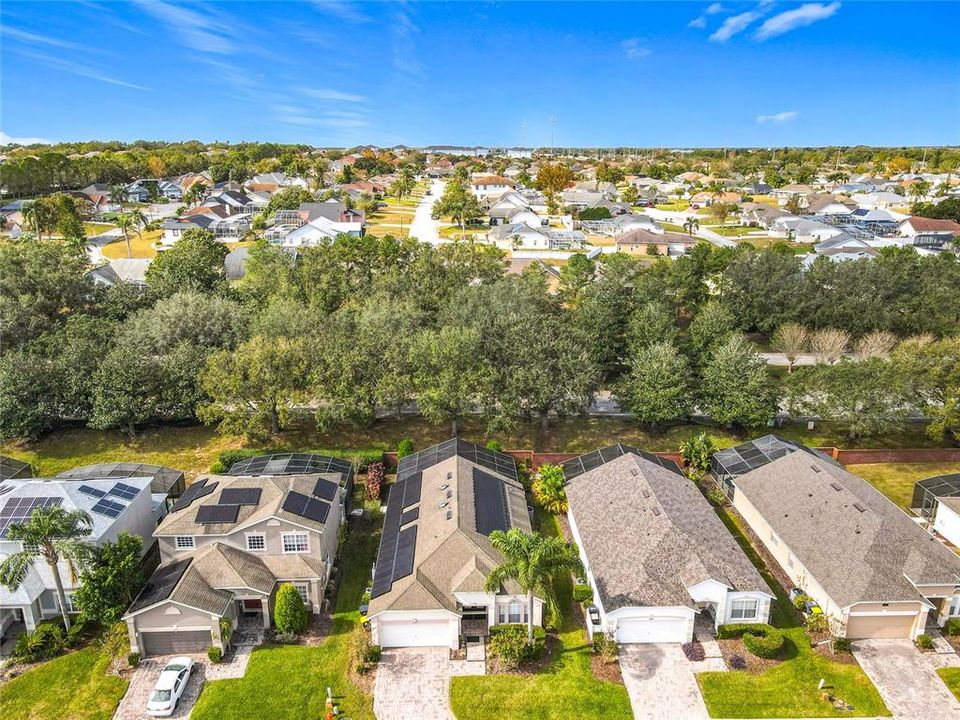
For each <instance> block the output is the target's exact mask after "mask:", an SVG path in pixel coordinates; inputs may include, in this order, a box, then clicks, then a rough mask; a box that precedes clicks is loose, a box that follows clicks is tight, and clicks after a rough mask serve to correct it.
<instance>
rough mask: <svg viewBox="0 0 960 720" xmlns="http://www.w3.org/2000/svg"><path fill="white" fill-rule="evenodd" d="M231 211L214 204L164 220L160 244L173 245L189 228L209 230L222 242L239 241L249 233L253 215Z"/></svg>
mask: <svg viewBox="0 0 960 720" xmlns="http://www.w3.org/2000/svg"><path fill="white" fill-rule="evenodd" d="M232 210H233V208H230V207H228V206H227V205H225V204H223V203H216V204H214V205H211V206H205V205H204V206H200V207H196V208H192V209H190V210H188V211H186V212H185V213H183V215H181V216H180V217H178V218H173V219H171V220H165V221H164V222H163V224H162V225H161V226H160V227H161V228H162V229H163V235H162V236H161V237H160V243H161V244H162V245H173V244H174V243H175V242H177V240H179V239H180V238H181V237H182V236H183V233H184V232H186V231H187V230H189V229H190V228H201V229H204V230H210V231H211V232H212V233H213V234H214V235H216V237H217V239H218V240H220V241H222V242H231V241H237V240H241V239H243V238H244V237H246V235H247V234H248V233H249V232H250V228H251V224H252V220H253V215H252V214H251V213H247V212H241V213H234V212H232Z"/></svg>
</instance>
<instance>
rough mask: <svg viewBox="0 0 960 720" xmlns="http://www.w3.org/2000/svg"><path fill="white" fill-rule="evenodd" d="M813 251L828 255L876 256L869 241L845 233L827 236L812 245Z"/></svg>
mask: <svg viewBox="0 0 960 720" xmlns="http://www.w3.org/2000/svg"><path fill="white" fill-rule="evenodd" d="M813 251H814V252H815V253H817V254H818V255H826V256H828V257H831V256H834V255H847V256H849V255H857V256H864V257H876V256H877V251H876V250H875V249H874V247H873V246H872V245H870V243H869V242H867V241H866V240H864V239H863V238H860V237H857V236H855V235H849V234H847V233H840V234H839V235H834V236H833V237H831V238H827V239H826V240H824V241H823V242H819V243H817V244H816V245H814V246H813Z"/></svg>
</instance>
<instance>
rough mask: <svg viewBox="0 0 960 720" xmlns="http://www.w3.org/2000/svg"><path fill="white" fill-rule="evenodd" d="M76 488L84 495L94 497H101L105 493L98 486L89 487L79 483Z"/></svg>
mask: <svg viewBox="0 0 960 720" xmlns="http://www.w3.org/2000/svg"><path fill="white" fill-rule="evenodd" d="M77 490H79V491H80V492H82V493H83V494H84V495H90V496H91V497H95V498H102V497H103V496H104V495H106V494H107V493H105V492H104V491H103V490H101V489H100V488H95V487H91V486H90V485H81V486H80V487H78V488H77Z"/></svg>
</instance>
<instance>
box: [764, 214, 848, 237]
mask: <svg viewBox="0 0 960 720" xmlns="http://www.w3.org/2000/svg"><path fill="white" fill-rule="evenodd" d="M769 230H770V233H771V234H772V235H775V236H777V237H783V238H786V239H788V240H791V241H793V242H798V243H817V242H822V241H823V240H826V239H828V238H832V237H834V236H835V235H840V234H842V233H843V229H842V228H840V227H837V226H836V225H828V224H827V223H824V222H820V221H819V220H807V219H804V218H800V217H797V216H796V215H785V216H783V217H780V218H777V219H776V220H774V221H773V222H772V223H771V224H770V227H769Z"/></svg>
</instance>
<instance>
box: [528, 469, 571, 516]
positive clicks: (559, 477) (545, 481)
mask: <svg viewBox="0 0 960 720" xmlns="http://www.w3.org/2000/svg"><path fill="white" fill-rule="evenodd" d="M563 482H564V477H563V468H561V467H560V466H559V465H550V464H549V463H544V464H543V465H541V466H540V467H539V468H538V469H537V474H536V475H534V476H533V497H534V498H535V499H536V501H537V502H538V503H539V504H540V507H542V508H543V509H544V510H546V511H547V512H550V513H553V514H554V515H559V514H560V513H565V512H566V511H567V491H566V490H564V488H563Z"/></svg>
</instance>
